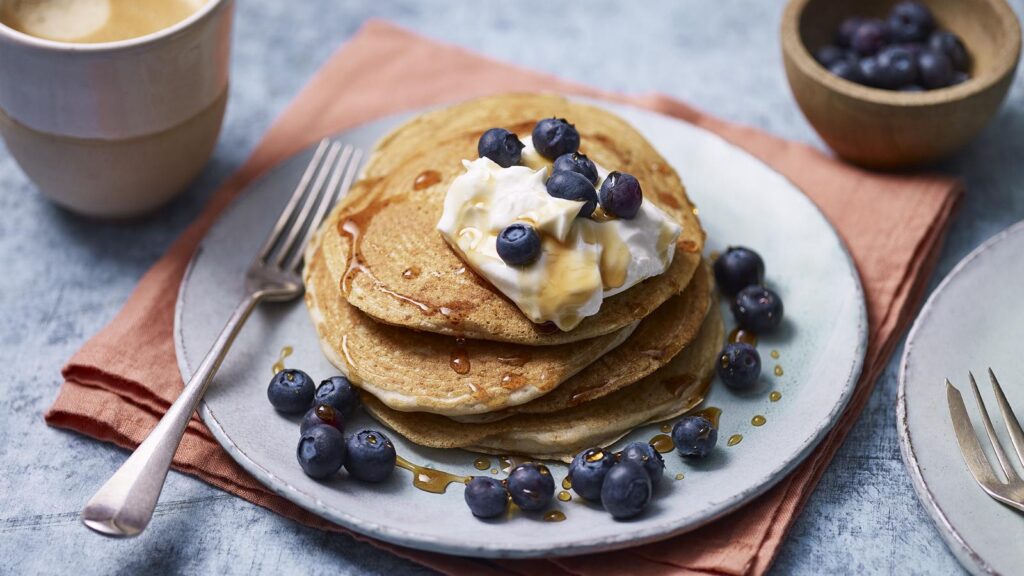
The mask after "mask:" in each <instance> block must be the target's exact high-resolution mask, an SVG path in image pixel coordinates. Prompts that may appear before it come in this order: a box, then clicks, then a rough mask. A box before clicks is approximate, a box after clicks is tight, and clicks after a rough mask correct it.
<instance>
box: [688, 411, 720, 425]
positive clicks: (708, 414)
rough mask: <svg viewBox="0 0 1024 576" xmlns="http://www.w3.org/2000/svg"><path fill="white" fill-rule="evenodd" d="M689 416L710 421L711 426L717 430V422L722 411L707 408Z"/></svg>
mask: <svg viewBox="0 0 1024 576" xmlns="http://www.w3.org/2000/svg"><path fill="white" fill-rule="evenodd" d="M690 415H691V416H703V417H705V418H707V419H708V420H710V421H711V425H712V426H714V427H715V428H718V420H719V418H720V417H721V416H722V409H721V408H716V407H714V406H708V407H707V408H704V409H703V410H698V411H696V412H693V413H692V414H690Z"/></svg>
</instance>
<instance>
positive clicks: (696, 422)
mask: <svg viewBox="0 0 1024 576" xmlns="http://www.w3.org/2000/svg"><path fill="white" fill-rule="evenodd" d="M672 442H674V443H675V445H676V451H677V452H679V454H680V455H681V456H687V457H693V458H704V457H705V456H707V455H708V454H709V453H710V452H711V450H712V449H713V448H714V447H715V443H716V442H718V429H716V428H715V425H714V424H712V423H711V420H708V419H707V418H705V417H703V416H683V417H682V418H681V419H680V420H679V421H678V422H676V424H675V426H673V427H672Z"/></svg>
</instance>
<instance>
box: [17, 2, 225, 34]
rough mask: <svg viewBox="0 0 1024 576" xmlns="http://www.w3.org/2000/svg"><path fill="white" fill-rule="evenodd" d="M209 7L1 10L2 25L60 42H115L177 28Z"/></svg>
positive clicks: (101, 5) (23, 5)
mask: <svg viewBox="0 0 1024 576" xmlns="http://www.w3.org/2000/svg"><path fill="white" fill-rule="evenodd" d="M205 3H206V0H6V1H5V2H3V5H2V6H0V23H3V24H4V25H5V26H8V27H10V28H13V29H15V30H17V31H19V32H22V33H24V34H28V35H30V36H35V37H36V38H42V39H44V40H54V41H56V42H73V43H76V44H94V43H98V42H115V41H117V40H128V39H129V38H138V37H139V36H145V35H147V34H152V33H153V32H157V31H159V30H163V29H164V28H167V27H169V26H172V25H174V24H177V23H178V22H181V21H182V20H184V19H185V18H188V17H189V16H191V15H192V14H193V13H195V12H196V11H197V10H199V9H200V8H202V6H203V4H205Z"/></svg>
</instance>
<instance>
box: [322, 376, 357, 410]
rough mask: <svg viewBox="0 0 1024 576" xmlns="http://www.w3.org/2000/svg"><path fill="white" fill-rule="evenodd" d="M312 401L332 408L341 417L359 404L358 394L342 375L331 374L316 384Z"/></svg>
mask: <svg viewBox="0 0 1024 576" xmlns="http://www.w3.org/2000/svg"><path fill="white" fill-rule="evenodd" d="M313 401H314V402H316V403H317V404H327V405H328V406H330V407H331V408H334V410H335V411H336V412H338V414H339V415H340V416H341V417H342V418H348V417H349V416H351V415H352V411H353V410H355V409H356V406H359V394H357V393H356V389H355V388H353V387H352V383H351V382H349V380H348V378H345V377H344V376H333V377H331V378H328V379H327V380H324V381H323V382H321V383H320V386H317V389H316V394H315V395H314V396H313Z"/></svg>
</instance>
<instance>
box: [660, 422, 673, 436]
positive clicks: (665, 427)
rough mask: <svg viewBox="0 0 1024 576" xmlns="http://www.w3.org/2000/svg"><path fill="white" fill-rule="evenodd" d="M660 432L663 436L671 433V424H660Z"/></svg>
mask: <svg viewBox="0 0 1024 576" xmlns="http://www.w3.org/2000/svg"><path fill="white" fill-rule="evenodd" d="M661 431H662V432H664V433H665V434H668V433H669V432H671V431H672V424H669V423H668V422H666V423H664V424H662V425H661Z"/></svg>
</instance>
